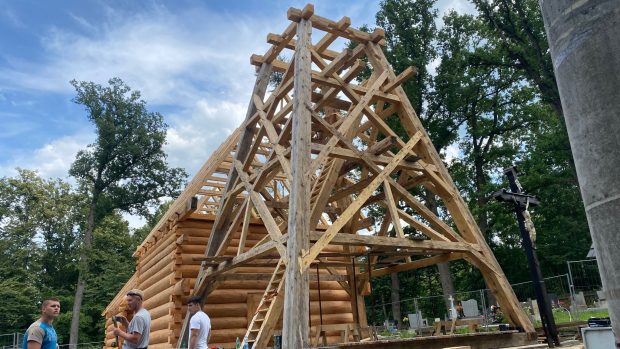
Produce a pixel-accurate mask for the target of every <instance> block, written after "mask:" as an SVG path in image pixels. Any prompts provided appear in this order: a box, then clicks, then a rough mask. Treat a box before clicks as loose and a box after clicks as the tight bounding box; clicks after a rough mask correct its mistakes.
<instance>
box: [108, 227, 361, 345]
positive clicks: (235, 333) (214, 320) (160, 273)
mask: <svg viewBox="0 0 620 349" xmlns="http://www.w3.org/2000/svg"><path fill="white" fill-rule="evenodd" d="M212 224H213V217H212V216H203V217H200V218H197V217H193V218H189V219H186V220H183V221H180V222H176V223H175V224H173V225H171V226H170V227H169V228H168V229H167V230H166V231H165V232H163V233H161V234H159V235H158V236H154V237H152V238H151V241H152V242H151V243H148V244H146V248H144V249H143V250H142V252H141V253H140V254H139V256H138V260H137V267H136V273H135V275H134V276H133V277H132V279H130V282H128V284H126V285H125V286H124V287H123V289H122V290H121V291H120V292H119V293H118V294H117V296H116V297H115V298H114V300H112V302H111V303H110V305H109V306H108V308H106V310H105V312H104V316H105V317H106V337H105V345H104V349H108V348H109V349H111V348H112V347H111V345H112V342H113V341H114V337H113V335H112V330H113V328H114V327H113V324H112V321H111V316H112V315H124V316H126V317H128V319H130V318H131V314H129V313H128V312H127V311H126V303H125V301H124V297H125V293H126V292H127V291H128V290H129V289H131V288H134V287H137V288H140V289H141V290H143V291H144V293H145V300H144V303H143V305H144V307H145V308H146V309H147V310H149V312H150V314H151V334H150V341H149V348H150V349H164V348H166V349H169V348H174V347H176V343H177V341H178V338H179V336H180V333H181V327H182V324H183V321H184V318H185V316H186V315H187V309H186V306H185V302H186V300H187V298H188V297H189V296H190V295H191V292H192V290H193V287H194V285H195V282H196V277H197V276H198V272H199V270H200V266H201V257H202V256H203V255H204V251H205V249H206V245H207V242H208V239H209V234H210V233H211V227H212ZM240 229H241V228H240ZM266 234H267V231H266V229H265V227H264V226H263V225H262V224H261V222H260V221H259V220H252V223H251V225H250V231H249V234H248V237H247V239H246V242H245V246H246V249H249V248H250V247H252V246H254V245H255V244H256V243H258V242H259V241H260V240H261V239H262V238H263V237H264V236H265V235H266ZM239 236H240V232H237V234H236V235H235V236H233V238H232V240H231V243H230V247H229V248H228V249H227V250H226V255H229V256H234V255H236V253H237V247H238V243H239ZM153 240H154V241H153ZM326 251H332V252H338V251H342V248H341V247H340V246H328V248H327V249H326ZM275 262H277V260H274V267H275ZM274 267H269V266H261V267H242V268H237V269H236V272H235V273H236V274H242V275H248V277H247V279H242V280H227V281H224V282H222V284H221V285H220V286H219V287H218V288H217V289H215V290H214V291H213V292H212V293H211V294H209V296H208V297H207V299H206V302H205V308H204V310H205V312H206V313H207V314H208V315H209V317H210V318H211V326H212V333H211V340H210V342H209V346H210V347H218V346H219V347H223V348H234V346H235V340H236V338H237V337H239V339H242V338H243V336H244V335H245V332H246V329H247V327H248V324H249V322H250V321H251V319H252V316H253V315H254V312H255V310H256V307H257V306H258V303H259V302H260V299H261V298H262V295H263V292H264V291H265V288H266V287H267V284H268V280H253V279H252V276H254V275H256V274H259V273H260V274H263V275H265V274H271V273H272V271H273V268H274ZM334 269H336V270H337V271H338V272H339V273H342V274H346V269H344V268H334ZM310 273H311V274H312V273H314V274H316V269H314V268H313V270H312V271H311V272H310ZM319 273H320V274H327V271H326V270H324V269H320V271H319ZM320 290H321V291H320V293H321V298H320V299H321V307H320V309H321V310H322V316H320V314H319V313H320V310H319V291H318V282H317V281H316V280H315V281H312V282H310V310H311V320H310V323H311V326H316V325H319V324H320V323H321V320H322V323H323V324H324V325H327V324H345V323H353V322H354V320H353V312H352V309H351V299H350V296H349V294H348V293H347V292H346V291H345V290H344V289H343V288H342V286H341V285H340V284H339V283H338V282H337V281H321V282H320ZM281 326H282V324H281V319H280V323H279V324H278V326H277V327H276V329H277V330H279V329H281ZM328 335H330V336H329V337H328V340H329V342H331V343H336V342H339V341H340V339H341V337H340V334H339V333H334V334H331V333H329V334H328Z"/></svg>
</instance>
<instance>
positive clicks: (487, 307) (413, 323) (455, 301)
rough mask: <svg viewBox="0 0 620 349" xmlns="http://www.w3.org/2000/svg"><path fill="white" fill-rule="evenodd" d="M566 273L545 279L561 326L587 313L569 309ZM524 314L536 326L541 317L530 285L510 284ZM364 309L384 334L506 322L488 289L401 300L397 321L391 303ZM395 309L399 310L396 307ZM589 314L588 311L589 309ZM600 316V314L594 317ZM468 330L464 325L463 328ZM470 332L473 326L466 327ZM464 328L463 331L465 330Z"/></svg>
mask: <svg viewBox="0 0 620 349" xmlns="http://www.w3.org/2000/svg"><path fill="white" fill-rule="evenodd" d="M570 285H571V282H570V276H569V274H563V275H557V276H553V277H548V278H545V286H546V289H547V294H548V296H549V300H550V302H551V305H552V308H553V313H554V318H555V319H556V322H558V323H563V322H569V321H573V320H577V319H580V320H583V319H584V318H585V319H587V317H588V316H590V314H589V313H587V312H584V311H581V312H580V311H579V310H577V309H576V308H575V307H573V306H571V305H572V303H574V299H573V297H572V295H571V286H570ZM511 286H512V288H513V290H514V293H515V295H516V297H517V300H518V301H519V302H520V303H521V306H522V309H523V311H524V312H525V313H526V314H527V315H528V316H529V317H530V319H531V320H532V322H533V323H534V324H539V322H540V315H539V312H538V306H537V304H536V295H535V292H534V287H533V283H532V282H531V281H530V282H521V283H516V284H513V285H511ZM375 303H376V304H374V305H370V306H368V307H367V315H368V319H369V324H370V325H372V326H375V327H382V328H384V329H385V330H386V331H390V330H392V331H393V330H396V329H398V328H400V329H412V330H416V331H417V333H418V334H422V335H423V334H424V333H425V332H427V331H428V332H432V331H433V330H435V329H434V328H433V326H435V324H437V323H441V322H442V321H446V320H451V319H459V320H462V322H466V321H470V320H476V324H477V325H478V330H483V331H484V330H494V329H497V328H498V327H499V326H503V324H504V323H505V322H506V321H505V319H504V317H503V314H502V312H501V308H500V307H499V306H498V305H497V304H496V300H495V297H494V296H493V294H492V293H491V291H490V290H488V289H482V290H475V291H468V292H459V293H455V294H453V295H450V296H448V297H445V296H443V295H438V296H431V297H417V298H409V299H401V300H400V302H398V305H399V306H400V312H401V314H400V318H399V319H396V318H395V316H394V314H393V307H392V305H393V304H392V303H391V302H384V301H379V302H375ZM396 308H398V307H396ZM588 311H590V310H588ZM594 315H596V316H600V314H598V313H597V314H594ZM463 327H467V326H463ZM469 328H470V329H471V328H472V327H471V326H469ZM467 330H468V329H467V328H465V329H463V331H467Z"/></svg>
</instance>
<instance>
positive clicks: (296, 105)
mask: <svg viewBox="0 0 620 349" xmlns="http://www.w3.org/2000/svg"><path fill="white" fill-rule="evenodd" d="M313 12H314V8H313V6H312V5H306V7H304V10H303V11H302V16H301V19H300V22H299V24H298V25H297V47H296V49H295V78H294V85H293V86H294V87H293V89H294V90H293V93H294V96H293V98H294V101H293V115H292V118H293V120H292V123H293V130H292V133H293V135H292V139H291V172H292V175H293V183H292V184H291V186H292V188H291V194H290V198H289V202H290V204H289V216H288V234H289V238H288V243H287V257H288V265H287V267H286V284H285V286H286V289H285V293H284V322H283V327H282V347H283V348H306V347H308V346H309V345H310V342H309V340H308V338H309V333H310V323H309V321H308V316H309V314H310V309H309V306H308V302H309V300H310V294H309V282H308V272H307V271H304V272H302V270H301V263H300V262H301V257H302V256H303V253H304V251H307V250H308V247H309V234H310V187H311V183H310V178H309V176H308V171H309V169H310V137H311V125H310V122H311V114H310V110H309V109H308V108H310V107H311V103H312V101H311V94H312V90H311V74H312V62H311V58H310V48H311V45H312V42H311V34H312V25H311V22H310V17H311V16H312V14H313Z"/></svg>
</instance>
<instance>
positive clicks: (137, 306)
mask: <svg viewBox="0 0 620 349" xmlns="http://www.w3.org/2000/svg"><path fill="white" fill-rule="evenodd" d="M126 300H127V308H129V310H131V311H133V313H134V314H133V318H132V319H131V322H128V321H127V318H126V317H124V316H117V320H118V321H120V322H121V324H122V325H123V326H125V328H126V329H127V332H125V331H123V330H121V329H120V328H115V329H114V335H115V336H119V337H121V338H123V339H124V341H123V349H146V348H147V347H148V346H149V334H150V332H151V314H149V312H148V311H147V310H146V309H144V308H143V307H142V301H143V300H144V292H142V291H141V290H139V289H137V288H135V289H133V290H130V291H129V292H127V297H126Z"/></svg>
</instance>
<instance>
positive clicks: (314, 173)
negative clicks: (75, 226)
mask: <svg viewBox="0 0 620 349" xmlns="http://www.w3.org/2000/svg"><path fill="white" fill-rule="evenodd" d="M288 19H289V20H290V25H289V26H288V27H287V28H286V29H285V30H284V32H283V33H282V34H279V35H278V34H269V35H268V37H267V40H268V42H269V43H270V44H271V45H272V46H271V48H270V49H269V50H268V51H267V52H266V53H265V54H264V55H253V56H252V58H251V63H252V64H253V65H255V66H256V68H257V78H256V84H255V86H254V89H253V91H252V95H251V96H249V97H250V98H249V100H250V103H249V106H248V110H247V114H246V118H245V121H244V122H243V123H242V124H241V125H240V127H239V128H238V129H237V130H236V131H234V132H233V133H232V134H231V135H230V136H229V137H228V138H227V139H226V141H224V143H223V144H222V145H221V146H220V147H219V148H218V149H217V150H216V151H215V152H214V153H213V154H212V155H211V157H210V158H209V159H208V160H207V162H206V163H205V164H204V165H203V167H202V168H201V169H200V171H199V172H198V173H197V174H196V175H195V177H194V178H193V179H192V181H191V182H190V183H189V185H188V186H187V188H186V189H185V191H184V192H183V193H182V194H181V196H180V197H179V198H177V199H176V201H175V202H174V203H173V204H172V205H171V206H170V208H169V210H168V211H167V213H166V214H165V215H164V216H163V218H162V219H161V220H160V221H159V223H158V224H157V225H156V226H155V228H154V229H153V230H152V231H151V233H150V234H149V235H148V236H147V237H146V239H145V240H144V241H143V243H142V244H141V245H140V246H139V247H138V249H137V250H136V252H135V254H134V256H135V257H136V272H135V273H134V275H133V276H132V277H131V278H130V279H129V280H128V281H127V283H126V284H125V286H124V287H123V289H121V290H120V291H119V292H118V294H117V296H116V297H115V298H114V299H113V300H112V302H111V303H110V304H109V305H108V307H107V308H106V309H105V311H104V314H103V315H104V316H105V318H106V328H107V331H106V338H105V346H104V347H105V348H110V347H111V346H112V342H113V341H114V337H113V335H112V329H113V323H112V321H111V316H112V315H116V314H122V315H125V316H131V314H128V313H127V312H126V304H125V294H126V292H127V291H128V290H129V289H132V288H140V289H142V290H143V291H144V293H145V301H144V307H145V308H146V309H147V310H149V312H150V314H151V317H152V323H151V333H150V343H149V348H150V349H162V348H183V347H186V343H187V338H186V336H187V330H186V326H187V322H188V317H187V309H186V305H185V302H186V300H187V299H188V298H189V297H190V296H192V295H199V296H202V297H203V298H204V299H205V311H206V313H207V314H208V315H209V317H210V318H211V324H212V334H211V338H210V342H209V347H218V346H221V347H224V348H234V347H235V341H236V340H237V338H238V339H239V340H240V341H243V342H247V343H249V344H250V347H252V348H265V347H268V346H271V345H273V344H271V343H270V342H273V334H274V332H275V331H278V332H277V333H281V335H282V341H283V343H282V344H283V345H282V347H283V348H305V347H311V346H312V347H315V346H320V345H323V344H333V343H341V342H347V341H349V342H351V341H357V342H359V341H372V340H373V339H374V338H373V336H372V330H371V328H369V325H368V323H367V318H366V309H365V306H364V296H367V295H369V294H370V293H371V292H372V283H371V282H369V281H370V280H372V277H374V276H380V275H387V274H390V273H395V272H400V271H406V270H412V269H416V268H423V267H429V266H433V265H435V264H437V263H442V262H447V261H453V260H459V259H464V260H466V261H467V262H469V263H471V264H472V265H473V266H475V267H476V268H478V269H479V270H480V271H481V273H482V275H483V276H484V279H485V281H486V283H487V285H488V286H489V288H490V289H491V290H492V291H493V293H494V295H495V297H496V299H497V301H498V303H499V304H500V306H501V308H502V310H503V312H504V315H505V317H506V318H507V320H508V321H509V322H510V323H511V324H513V325H514V326H516V327H517V328H520V329H522V331H523V332H525V334H527V335H528V336H527V337H528V338H530V339H532V338H533V336H534V328H533V326H532V324H531V322H530V321H529V319H528V318H527V316H526V314H525V313H524V312H523V311H522V310H521V308H520V306H519V303H518V302H517V300H516V297H515V295H514V293H513V291H512V288H511V287H510V285H509V284H508V282H507V280H506V277H505V276H504V273H503V271H502V270H501V268H500V266H499V265H498V263H497V261H496V259H495V257H494V256H493V253H492V252H491V250H490V248H489V246H488V245H487V244H486V242H485V240H484V237H483V236H482V234H481V232H480V230H479V229H478V227H477V226H476V224H475V221H474V219H473V217H472V214H471V213H470V212H469V210H468V208H467V205H466V204H465V202H464V201H463V199H462V198H461V196H460V194H459V191H458V190H457V188H456V187H455V185H454V183H453V181H452V179H451V177H450V175H449V174H448V172H447V170H446V168H445V166H444V164H443V163H442V161H441V159H440V156H439V154H438V153H437V151H436V150H435V148H434V146H433V144H432V143H431V141H430V139H429V137H428V135H427V134H426V132H425V130H424V128H423V126H422V124H421V123H420V120H419V119H418V117H417V116H416V113H415V111H414V109H413V108H412V106H411V104H410V102H409V100H408V99H407V96H406V94H405V92H404V91H403V89H402V87H401V84H402V83H403V81H405V80H406V79H407V78H409V77H411V76H412V75H413V74H415V68H413V67H411V68H408V69H406V70H405V71H403V72H398V73H399V74H396V72H394V71H392V68H391V67H390V65H389V63H388V62H387V60H386V58H385V56H384V53H383V50H382V45H383V44H384V33H383V31H382V30H380V29H377V30H375V31H374V32H372V33H367V32H363V31H360V30H357V29H354V28H352V27H351V26H350V20H349V18H348V17H343V18H342V19H340V20H339V21H337V22H336V21H332V20H329V19H326V18H324V17H320V16H318V15H315V14H314V8H313V6H312V5H307V6H306V7H304V9H302V10H300V9H294V8H291V9H289V11H288ZM315 37H316V40H315ZM339 38H343V39H345V40H347V41H350V42H352V43H353V44H354V45H351V46H352V47H353V48H351V49H344V50H342V51H339V52H338V51H334V50H332V49H330V46H331V45H332V43H334V41H335V40H337V39H339ZM285 51H288V56H290V57H292V58H291V59H290V60H289V61H286V62H285V61H282V60H279V57H282V55H283V54H285V55H286V54H287V52H285ZM274 81H275V84H276V86H275V88H274V89H273V90H270V88H269V89H268V87H269V85H270V83H271V84H274ZM272 87H273V86H272ZM268 90H270V92H268ZM395 124H398V125H399V127H401V129H400V130H399V131H397V130H395V129H394V128H393V127H391V126H390V125H395ZM422 194H424V197H426V198H429V197H431V198H433V199H434V200H435V201H436V202H438V203H439V205H440V207H441V208H442V210H441V213H440V214H438V211H437V210H436V209H429V208H428V207H427V206H426V205H425V202H426V200H425V199H424V198H423V196H422ZM371 207H372V208H373V210H374V211H379V212H384V214H383V216H382V217H378V218H377V217H375V218H373V217H371V216H369V215H368V213H369V212H370V208H371ZM405 228H406V229H407V231H408V232H409V233H408V234H405V232H404V229H405ZM378 260H381V263H377V261H378Z"/></svg>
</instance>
